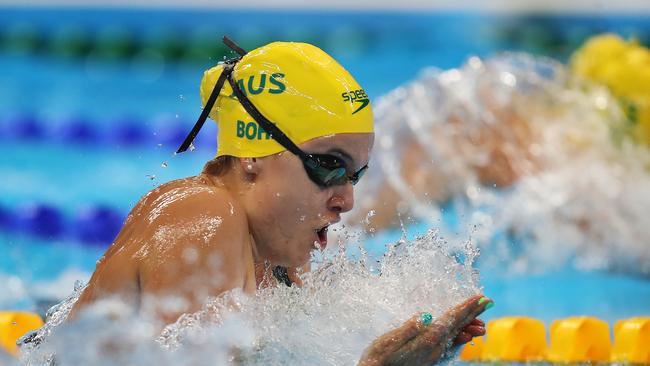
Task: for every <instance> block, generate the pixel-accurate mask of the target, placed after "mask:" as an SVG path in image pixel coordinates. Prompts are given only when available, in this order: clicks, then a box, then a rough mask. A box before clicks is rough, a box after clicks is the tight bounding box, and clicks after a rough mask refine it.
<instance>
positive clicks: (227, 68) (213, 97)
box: [176, 62, 235, 154]
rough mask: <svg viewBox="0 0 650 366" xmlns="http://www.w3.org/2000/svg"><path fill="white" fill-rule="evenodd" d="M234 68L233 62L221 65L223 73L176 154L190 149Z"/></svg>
mask: <svg viewBox="0 0 650 366" xmlns="http://www.w3.org/2000/svg"><path fill="white" fill-rule="evenodd" d="M234 66H235V64H234V62H231V63H226V64H224V65H223V71H222V72H221V75H219V79H218V80H217V83H216V84H214V89H212V93H210V97H209V98H208V101H207V102H206V103H205V107H204V108H203V110H202V111H201V115H200V116H199V119H197V120H196V123H195V124H194V127H192V130H191V131H190V133H189V134H188V135H187V137H186V138H185V140H184V141H183V143H182V144H181V147H179V148H178V150H177V151H176V153H177V154H180V153H182V152H184V151H186V150H187V149H188V148H189V147H190V145H192V141H194V139H195V138H196V135H198V134H199V131H201V128H202V127H203V124H204V123H205V121H206V120H207V119H208V116H209V115H210V111H211V110H212V107H213V106H214V103H215V102H216V101H217V98H218V97H219V94H220V93H221V88H223V84H224V83H225V82H226V79H227V78H228V76H229V75H230V74H231V73H232V70H233V68H234Z"/></svg>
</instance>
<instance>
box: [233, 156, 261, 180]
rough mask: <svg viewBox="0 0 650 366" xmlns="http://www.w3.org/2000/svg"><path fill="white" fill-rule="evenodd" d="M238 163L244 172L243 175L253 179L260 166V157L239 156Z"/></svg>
mask: <svg viewBox="0 0 650 366" xmlns="http://www.w3.org/2000/svg"><path fill="white" fill-rule="evenodd" d="M239 164H240V166H241V169H242V171H243V172H244V175H245V176H246V178H247V179H249V180H254V179H255V178H256V177H257V175H258V174H259V173H260V169H261V168H262V167H261V165H262V161H261V159H257V158H240V159H239Z"/></svg>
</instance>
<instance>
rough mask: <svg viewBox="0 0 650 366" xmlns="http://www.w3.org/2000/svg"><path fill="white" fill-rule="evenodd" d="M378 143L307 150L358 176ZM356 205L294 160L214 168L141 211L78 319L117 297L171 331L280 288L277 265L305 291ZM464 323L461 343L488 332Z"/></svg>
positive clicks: (365, 139) (93, 283) (157, 196)
mask: <svg viewBox="0 0 650 366" xmlns="http://www.w3.org/2000/svg"><path fill="white" fill-rule="evenodd" d="M373 142H374V135H373V134H367V133H363V134H362V133H355V134H337V135H331V136H324V137H320V138H316V139H314V140H311V141H307V142H305V143H303V144H300V145H299V146H300V147H301V149H303V150H304V151H306V152H310V153H330V154H333V155H337V156H339V157H340V158H342V159H343V160H345V161H346V163H347V164H348V167H349V169H350V170H351V171H356V170H358V169H359V168H361V167H363V166H364V165H366V164H367V163H368V158H369V155H370V150H371V148H372V144H373ZM353 205H354V193H353V188H352V185H351V184H346V185H339V186H334V187H329V188H325V189H322V188H320V187H318V186H317V185H316V184H314V183H313V182H312V181H311V180H310V179H309V178H308V177H307V174H306V173H305V170H304V168H303V166H302V162H301V161H300V160H299V159H298V158H297V157H296V156H295V155H293V154H291V153H289V152H283V153H279V154H275V155H271V156H268V157H264V158H240V159H236V160H235V163H234V164H233V166H232V167H231V168H230V169H228V170H227V171H226V172H224V173H223V174H219V175H214V174H209V173H207V169H206V170H204V172H203V173H202V174H200V175H198V176H195V177H190V178H185V179H181V180H176V181H172V182H169V183H167V184H164V185H162V186H160V187H158V188H156V189H154V190H152V191H150V192H149V193H147V194H146V195H145V196H144V197H143V198H142V199H141V200H140V201H139V202H138V203H137V204H136V206H135V207H134V208H133V210H132V211H131V213H130V214H129V216H128V217H127V220H126V222H125V224H124V226H123V227H122V230H121V231H120V233H119V234H118V236H117V238H116V239H115V241H114V242H113V244H112V245H111V247H110V248H109V249H108V251H107V252H106V253H105V255H104V256H103V257H102V258H101V259H100V260H99V261H98V263H97V267H96V270H95V272H94V273H93V275H92V277H91V279H90V282H89V284H88V286H87V287H86V289H85V290H84V291H83V293H82V294H81V296H80V298H79V300H78V301H77V303H76V304H75V306H74V308H73V310H72V312H71V314H70V318H69V319H74V318H75V317H76V316H77V314H78V312H79V311H80V310H81V309H83V308H84V307H86V306H87V305H88V304H90V303H93V302H95V301H97V300H99V299H102V298H107V297H111V296H117V297H119V298H120V299H121V300H123V301H126V302H127V303H129V304H132V306H133V309H134V311H135V312H138V313H140V314H143V315H147V316H153V317H154V318H157V319H159V320H160V321H161V322H163V323H171V322H173V321H175V320H176V319H177V318H178V316H180V315H181V314H183V313H188V312H195V311H198V310H199V309H200V307H201V305H202V304H203V303H204V302H205V301H206V299H207V298H208V297H210V296H212V297H215V296H219V295H220V294H222V293H224V292H226V291H228V290H232V289H240V290H243V291H244V292H246V293H254V292H255V291H256V289H257V288H258V287H260V286H264V285H267V284H272V283H274V281H269V280H268V279H269V278H270V271H269V270H270V269H271V268H273V267H274V266H276V265H281V266H285V267H288V268H289V276H290V278H291V279H292V280H293V281H294V282H296V283H297V284H300V281H299V278H298V276H297V275H296V272H297V270H298V268H300V269H302V270H305V269H308V266H309V264H308V262H309V259H310V252H311V251H312V250H314V248H315V244H316V243H318V242H319V237H318V234H317V231H318V230H319V229H321V228H322V227H324V226H327V225H329V224H332V223H336V222H338V221H339V220H340V216H341V214H342V213H345V212H347V211H349V210H351V209H352V207H353ZM321 244H322V241H321ZM170 299H172V300H174V301H171V302H170V301H168V300H170ZM179 300H180V301H179ZM461 320H462V321H461ZM461 320H458V321H456V322H455V323H450V325H449V326H448V328H450V329H454V330H457V328H458V329H462V328H464V329H462V330H459V331H458V332H456V333H457V335H458V337H457V338H456V340H457V342H461V343H462V342H467V341H469V340H470V339H471V337H472V336H477V335H482V334H483V333H484V332H485V330H484V328H483V324H482V323H477V322H474V323H471V319H470V321H468V322H465V320H466V319H464V318H463V319H461ZM461 323H462V324H463V326H462V327H460V328H459V327H458V326H459V325H460V324H461ZM400 329H401V328H400ZM393 332H394V331H393ZM391 334H392V333H391ZM449 334H451V333H449ZM445 335H447V337H448V333H445ZM430 338H431V337H430ZM434 338H435V337H434ZM439 338H440V339H441V340H444V341H446V339H447V338H444V337H439ZM380 339H381V338H380ZM375 343H377V341H376V342H375ZM375 343H373V344H375ZM373 347H374V346H373ZM370 349H372V347H371V348H370ZM399 350H401V349H399ZM377 352H379V351H377ZM377 352H371V354H373V355H377V354H381V352H379V353H377ZM386 352H388V349H386V350H385V351H384V353H386ZM400 352H406V351H403V350H402V351H400ZM407 353H408V352H407ZM380 358H381V357H375V359H380ZM374 364H383V363H374Z"/></svg>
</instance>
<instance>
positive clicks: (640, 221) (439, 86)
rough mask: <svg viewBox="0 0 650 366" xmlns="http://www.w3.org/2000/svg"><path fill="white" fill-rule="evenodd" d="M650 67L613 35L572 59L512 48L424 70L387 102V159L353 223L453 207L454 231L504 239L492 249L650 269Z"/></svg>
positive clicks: (380, 152)
mask: <svg viewBox="0 0 650 366" xmlns="http://www.w3.org/2000/svg"><path fill="white" fill-rule="evenodd" d="M649 71H650V50H648V49H647V48H645V47H643V46H641V45H639V44H638V43H637V42H635V41H630V42H627V41H624V40H623V39H621V38H620V37H618V36H615V35H611V34H606V35H600V36H596V37H594V38H592V39H590V40H588V41H587V42H586V43H585V45H584V46H582V47H581V48H580V49H579V50H577V51H576V53H575V54H574V55H573V57H572V58H571V62H570V66H568V67H567V66H565V65H563V64H561V63H560V62H558V61H555V60H552V59H549V58H543V57H534V56H530V55H526V54H517V53H514V54H504V55H501V56H497V57H492V58H488V59H485V60H484V59H480V58H478V57H473V58H471V59H470V60H469V61H468V62H467V64H465V65H464V66H463V67H461V68H459V69H452V70H447V71H440V70H428V71H426V72H423V73H422V75H421V76H420V78H418V79H417V80H415V81H413V82H411V83H409V84H407V85H405V86H403V87H400V88H398V89H396V90H394V91H392V92H391V93H389V94H388V95H386V96H384V97H382V98H381V100H379V101H378V102H377V107H376V113H377V131H378V135H379V136H381V137H379V138H378V144H377V145H378V146H377V148H376V149H375V152H374V156H373V161H377V162H379V164H378V165H379V167H380V169H377V170H375V171H374V172H371V173H370V174H372V177H371V178H370V179H368V180H367V181H364V182H363V183H362V184H361V185H360V192H363V193H361V194H360V197H363V198H361V199H360V200H359V203H360V204H359V205H358V206H359V209H358V210H357V211H355V212H354V213H353V215H352V216H350V217H349V223H350V224H353V225H354V224H357V223H361V224H362V225H363V226H365V230H366V231H370V232H373V231H376V230H381V229H385V228H387V227H391V226H393V227H395V226H398V225H400V221H401V224H402V225H404V224H409V223H413V222H420V224H421V225H422V223H423V222H424V223H427V224H426V225H441V224H442V225H443V227H444V226H445V224H446V223H444V222H442V221H441V214H440V212H441V211H440V210H441V209H442V210H443V211H444V210H454V211H456V214H457V215H459V216H461V217H463V218H464V219H462V220H461V221H463V220H464V221H466V222H464V223H461V224H460V225H446V226H447V229H448V230H449V231H454V230H461V231H463V230H465V229H466V228H470V230H472V233H473V235H474V237H475V238H476V239H477V240H478V241H479V243H480V244H481V245H482V246H485V245H492V246H497V247H499V249H497V250H490V251H489V253H491V254H492V256H491V255H490V254H486V255H484V256H483V258H482V260H487V261H489V260H492V261H500V262H503V263H504V264H506V265H507V266H509V267H511V268H512V269H516V268H519V269H520V270H523V269H526V270H531V269H532V268H535V267H539V268H542V267H546V268H547V269H548V265H549V262H552V263H553V265H555V266H561V265H562V263H563V262H567V261H568V262H573V263H574V264H577V265H578V266H583V267H588V268H608V269H613V270H623V271H629V270H632V271H634V272H637V271H639V272H641V273H645V274H648V273H650V247H648V246H647V245H646V240H647V238H648V237H650V231H648V228H650V218H649V217H648V215H646V214H645V207H648V205H650V171H649V169H650V151H649V150H648V142H649V141H650V140H649V139H648V136H649V135H648V134H647V129H648V124H649V123H650V119H649V118H648V116H649V114H648V100H649V99H648V98H650V79H648V75H649V74H648V72H649ZM633 80H634V81H633ZM622 218H624V219H622ZM549 226H550V227H553V228H554V230H550V231H549V230H548V229H547V228H548V227H549ZM504 232H505V233H507V238H506V239H505V240H501V241H500V240H499V239H498V236H499V235H500V234H501V233H504ZM468 235H469V234H468ZM513 237H514V238H516V239H517V240H516V243H517V244H516V246H529V247H530V248H529V249H525V250H524V249H521V248H514V249H513V248H512V246H511V245H509V244H508V243H506V241H511V239H512V238H513ZM499 256H501V258H498V257H499ZM506 258H507V259H506ZM506 262H507V263H506Z"/></svg>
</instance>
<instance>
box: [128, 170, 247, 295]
mask: <svg viewBox="0 0 650 366" xmlns="http://www.w3.org/2000/svg"><path fill="white" fill-rule="evenodd" d="M140 204H142V206H143V207H141V212H140V213H139V217H138V220H140V221H141V222H144V223H143V225H144V226H143V228H144V230H142V234H143V236H142V238H141V240H142V244H141V245H139V249H138V251H137V253H135V255H134V257H135V258H137V259H138V260H139V262H140V275H141V278H140V280H141V283H142V287H143V290H145V291H146V292H154V293H158V292H167V291H171V292H175V290H174V289H178V288H181V287H187V286H186V283H187V282H188V281H191V282H192V283H193V285H192V288H196V286H199V285H200V286H201V287H206V286H207V287H209V288H210V290H209V291H208V292H209V293H211V294H213V295H216V294H217V293H220V292H223V291H225V290H227V289H230V288H235V287H241V286H243V284H244V279H245V278H246V268H248V267H250V266H251V265H252V262H251V261H252V258H251V247H250V239H249V232H248V224H247V221H246V215H245V214H244V211H243V209H242V208H241V206H240V205H239V203H238V202H237V200H236V199H234V198H233V197H232V196H231V195H230V194H229V192H228V191H227V190H225V189H222V188H219V187H215V186H214V185H212V184H210V183H209V182H208V181H206V179H205V178H202V177H200V176H199V177H193V178H188V179H184V180H180V181H174V182H170V183H169V184H167V185H165V186H161V187H160V188H159V189H158V190H157V191H154V192H153V193H152V194H150V195H149V197H145V198H143V200H142V201H141V203H140ZM249 262H251V263H249ZM215 279H219V281H218V282H215V283H213V281H214V280H215Z"/></svg>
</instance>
